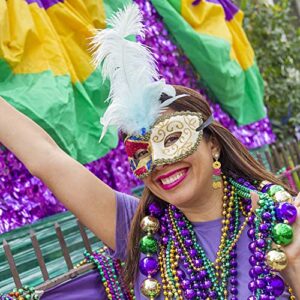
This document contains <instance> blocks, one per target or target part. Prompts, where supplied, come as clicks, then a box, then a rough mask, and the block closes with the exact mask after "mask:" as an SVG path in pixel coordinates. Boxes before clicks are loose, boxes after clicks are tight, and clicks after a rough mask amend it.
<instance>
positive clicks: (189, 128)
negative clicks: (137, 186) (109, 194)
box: [124, 112, 213, 179]
mask: <svg viewBox="0 0 300 300" xmlns="http://www.w3.org/2000/svg"><path fill="white" fill-rule="evenodd" d="M212 121H213V117H212V116H210V117H209V118H208V119H207V120H206V121H205V122H204V123H203V120H202V115H201V113H195V112H175V113H172V114H167V115H162V116H161V117H159V118H158V119H157V120H156V122H155V123H154V124H153V126H152V127H151V129H150V131H148V132H146V133H145V134H144V135H138V136H137V135H135V136H129V137H127V138H126V139H125V142H124V143H125V150H126V152H127V155H128V160H129V163H130V167H131V169H132V171H133V173H134V175H135V176H136V177H138V178H140V179H142V178H144V177H146V176H147V175H149V173H150V172H151V171H152V170H153V169H154V167H155V166H159V165H164V164H172V163H174V162H177V161H179V160H181V159H183V158H185V157H187V156H189V155H191V154H192V153H193V152H195V151H196V149H197V147H198V145H199V143H200V141H201V138H202V135H203V129H204V128H205V127H207V126H208V125H209V124H211V122H212Z"/></svg>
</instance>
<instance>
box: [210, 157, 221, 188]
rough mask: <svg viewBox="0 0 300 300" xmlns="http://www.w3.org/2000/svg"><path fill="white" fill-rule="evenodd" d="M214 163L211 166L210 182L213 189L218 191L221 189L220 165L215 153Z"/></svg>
mask: <svg viewBox="0 0 300 300" xmlns="http://www.w3.org/2000/svg"><path fill="white" fill-rule="evenodd" d="M213 158H214V162H213V164H212V166H213V169H214V170H213V176H212V181H213V184H212V186H213V188H214V189H215V190H217V189H220V188H221V187H222V177H221V173H222V172H221V163H220V162H219V154H218V153H216V154H215V155H214V156H213Z"/></svg>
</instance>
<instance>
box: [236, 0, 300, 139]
mask: <svg viewBox="0 0 300 300" xmlns="http://www.w3.org/2000/svg"><path fill="white" fill-rule="evenodd" d="M236 2H237V4H238V5H239V6H240V8H241V9H242V10H243V11H244V13H245V19H244V28H245V31H246V33H247V35H248V38H249V40H250V42H251V44H252V46H253V48H254V50H255V54H256V59H257V63H258V66H259V68H260V71H261V73H262V76H263V78H264V82H265V104H266V106H267V109H268V115H269V117H270V119H271V122H272V124H273V129H274V131H275V133H276V134H277V137H278V138H279V139H280V140H284V139H286V138H287V137H291V136H292V135H294V134H295V126H297V125H298V126H299V125H300V27H299V18H298V17H297V16H296V13H295V11H294V10H293V1H291V0H278V1H276V2H275V4H274V5H272V4H268V2H269V1H266V0H264V1H263V0H260V1H259V0H237V1H236Z"/></svg>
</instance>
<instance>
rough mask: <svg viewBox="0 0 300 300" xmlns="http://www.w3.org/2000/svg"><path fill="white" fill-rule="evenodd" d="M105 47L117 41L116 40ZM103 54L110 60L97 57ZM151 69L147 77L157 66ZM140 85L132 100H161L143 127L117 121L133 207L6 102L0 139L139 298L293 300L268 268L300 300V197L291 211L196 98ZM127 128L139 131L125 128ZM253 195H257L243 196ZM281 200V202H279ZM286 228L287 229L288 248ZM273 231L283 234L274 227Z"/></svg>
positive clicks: (0, 109)
mask: <svg viewBox="0 0 300 300" xmlns="http://www.w3.org/2000/svg"><path fill="white" fill-rule="evenodd" d="M114 20H115V19H114ZM114 22H115V21H114ZM129 23H130V22H129ZM122 26H124V24H123V23H122ZM125 27H126V26H125ZM122 28H123V27H122ZM124 31H126V30H124ZM130 33H132V32H129V33H128V32H127V33H126V34H127V35H128V34H130ZM113 36H114V37H115V32H114V33H113ZM102 37H103V36H102ZM102 37H101V38H102ZM101 38H100V40H101ZM108 40H109V42H110V43H111V44H113V43H112V39H111V37H110V38H109V39H108ZM102 42H103V40H101V43H102ZM125 43H127V42H125ZM128 43H129V42H128ZM130 43H131V42H130ZM115 45H117V46H118V47H119V45H120V43H119V42H117V43H115ZM128 45H129V47H133V48H135V46H133V45H132V44H128ZM102 47H103V48H104V49H106V48H105V47H104V46H103V44H102ZM106 50H107V49H106ZM109 51H110V50H109ZM129 52H130V51H129ZM141 53H142V52H141V51H139V55H141ZM102 54H103V53H102ZM102 54H101V55H102ZM106 54H107V53H106ZM142 54H143V53H142ZM101 55H100V56H101ZM147 55H148V54H147V53H146V54H145V57H147ZM133 56H134V57H135V58H136V57H138V56H137V55H136V53H135V54H134V55H133ZM103 57H106V58H107V55H102V58H100V60H101V59H103ZM115 61H116V59H115V58H114V57H112V61H111V62H110V61H107V65H106V66H105V65H103V69H104V70H106V71H107V73H109V74H110V76H109V77H110V78H111V79H112V78H114V80H116V72H118V74H117V75H118V76H121V75H122V72H120V70H123V69H122V68H121V67H119V66H115V65H114V66H113V67H112V71H111V72H110V70H108V67H110V66H111V65H112V64H113V63H114V62H115ZM121 61H122V63H123V61H124V60H123V59H121ZM150 65H151V63H150ZM130 68H132V70H136V71H137V70H141V69H142V70H143V68H136V67H135V68H133V67H132V66H130ZM149 69H151V66H150V67H149ZM136 73H139V72H136ZM149 73H150V74H151V76H152V75H153V69H152V70H151V72H150V71H149ZM141 74H142V77H144V75H143V74H144V73H141ZM134 75H135V74H134ZM122 76H123V75H122ZM138 76H140V74H138ZM133 77H134V76H133ZM154 77H157V76H154ZM135 79H136V78H135ZM120 82H121V84H123V80H121V81H120V80H119V81H118V82H115V81H112V82H111V83H112V90H113V93H112V95H113V96H114V97H115V98H118V97H119V98H122V97H123V98H124V96H122V95H123V94H124V93H125V94H126V91H125V90H126V89H125V88H124V86H121V84H120ZM137 82H138V83H139V84H140V85H141V86H143V83H141V82H140V81H136V82H135V88H134V89H133V90H132V89H131V90H130V96H131V97H132V98H134V96H135V95H133V94H132V93H133V92H134V91H135V90H138V91H139V95H138V97H137V98H141V95H143V96H144V98H147V97H148V96H149V95H150V96H151V97H152V98H153V97H154V96H153V95H156V96H157V95H158V100H159V103H160V104H158V103H156V104H158V110H157V111H158V112H159V114H158V115H156V117H155V118H153V116H152V111H151V114H150V110H151V109H152V107H153V106H155V105H156V104H155V105H154V104H153V103H152V102H151V107H150V108H149V109H150V110H149V109H143V110H144V111H145V115H144V118H145V117H148V116H149V115H151V116H150V117H151V121H149V123H148V124H147V125H148V127H143V126H141V124H144V123H139V122H131V123H130V124H131V125H130V126H128V122H129V120H128V119H124V120H125V121H124V120H123V123H124V126H123V128H126V130H123V131H124V132H125V134H124V142H125V147H126V151H127V154H128V157H129V161H130V165H131V168H132V170H133V172H134V174H135V175H136V176H137V177H139V178H141V179H142V180H143V181H144V183H145V191H144V194H143V196H142V199H141V200H140V201H137V199H135V198H133V197H130V196H127V195H124V194H121V193H116V192H115V191H114V190H112V189H111V188H110V187H108V186H107V185H105V184H104V183H103V182H101V181H100V180H99V179H98V178H96V177H95V176H94V175H93V174H91V173H90V172H89V171H88V170H86V169H85V168H84V167H83V166H82V165H80V164H79V163H78V162H76V161H74V160H73V159H72V158H70V157H69V156H68V155H66V154H65V153H64V152H63V151H62V150H61V149H60V148H59V147H58V146H57V145H56V144H55V142H54V141H53V140H52V139H51V137H50V136H49V135H47V134H46V133H45V131H43V130H42V129H41V128H40V127H39V126H37V125H36V124H35V123H33V122H32V121H31V120H30V119H28V118H27V117H26V116H24V115H22V114H21V113H19V112H17V111H16V110H15V109H14V108H12V107H11V106H10V105H9V104H7V103H6V102H5V101H4V100H3V99H0V116H1V117H0V142H1V143H3V144H4V145H5V146H6V147H7V148H9V149H10V150H11V151H12V152H14V153H15V154H16V155H17V157H18V158H19V159H20V160H21V161H22V162H23V163H24V164H25V165H26V166H27V168H28V169H29V171H30V172H31V173H32V174H33V175H35V176H37V177H39V178H40V179H42V180H43V181H44V182H45V184H46V185H47V186H48V187H49V188H50V189H51V190H52V191H53V193H54V194H55V195H56V197H57V198H58V199H59V200H60V201H61V202H62V203H64V205H65V206H66V207H67V208H68V209H69V210H70V211H72V212H73V213H74V214H75V215H76V216H77V217H78V218H79V219H80V220H81V222H82V223H84V224H85V225H86V226H87V227H89V228H90V229H91V230H92V231H93V232H94V233H95V234H96V235H97V236H98V237H99V238H100V239H101V240H102V241H103V242H104V243H105V244H106V245H107V246H108V247H109V248H110V249H111V250H112V253H111V255H112V256H113V257H117V258H121V259H125V261H126V267H125V276H126V278H125V279H126V282H127V284H129V283H130V282H133V284H134V293H135V296H136V299H147V298H148V299H229V298H230V299H288V297H290V299H295V298H293V297H294V296H291V295H289V294H290V292H289V291H291V290H289V291H288V290H287V289H286V290H285V291H284V283H283V281H282V280H281V277H279V276H278V275H277V272H275V271H274V269H276V270H280V272H281V273H280V275H281V276H282V277H283V278H284V280H285V282H286V284H288V285H289V286H290V287H291V288H292V289H293V293H294V295H295V296H296V297H300V288H299V284H298V285H297V283H298V281H299V275H300V239H299V232H300V229H299V228H300V222H299V217H298V218H297V220H295V219H296V216H297V214H296V212H297V210H298V212H299V206H300V199H297V200H296V201H295V203H294V204H295V205H296V206H297V207H298V208H297V209H296V208H295V207H294V206H293V205H291V204H288V203H286V202H287V201H289V200H290V195H289V194H287V193H286V192H284V191H283V189H282V187H279V186H278V185H277V184H280V183H279V182H278V180H277V179H276V178H275V177H274V176H273V175H272V174H270V173H268V172H267V171H266V170H264V169H263V168H262V167H261V166H260V165H259V164H258V163H257V162H256V161H255V160H254V159H253V158H252V157H251V156H250V155H249V153H248V152H247V150H246V149H245V148H244V147H243V146H242V145H241V144H240V143H239V142H238V141H237V140H236V138H234V137H233V136H232V135H231V133H230V132H228V131H227V130H226V129H225V128H223V127H222V126H221V125H220V124H218V123H217V122H215V121H213V120H212V118H211V111H210V109H209V106H208V104H207V103H206V102H205V100H203V98H202V97H201V95H199V94H198V93H197V92H195V91H193V90H190V89H187V88H184V87H180V86H176V87H170V86H168V85H165V84H164V82H162V81H153V82H151V80H150V81H149V80H148V79H147V80H145V82H147V84H145V85H144V86H145V90H141V87H140V86H136V83H137ZM149 82H150V83H149ZM149 85H150V86H151V87H152V88H153V89H151V91H152V93H150V90H149ZM128 86H130V84H128ZM128 95H129V94H127V96H128ZM124 99H125V98H124ZM128 99H129V97H127V98H126V99H125V100H126V101H128ZM138 100H139V99H138ZM134 105H138V104H134ZM119 106H121V107H122V105H119ZM111 107H113V106H112V105H111ZM111 107H110V109H108V111H109V113H108V115H106V117H104V120H102V122H103V124H104V125H105V126H107V124H108V123H109V122H108V121H107V120H111V119H112V118H110V117H111V115H110V114H111V113H112V112H113V113H115V111H116V108H115V107H113V108H114V109H113V108H111ZM166 107H168V109H167V110H164V112H163V114H161V108H164V109H166ZM142 108H144V107H142ZM128 110H129V111H130V109H128ZM121 112H122V114H124V110H121ZM139 113H140V110H139ZM109 116H110V117H109ZM135 116H136V115H135ZM144 118H141V121H142V122H143V121H145V120H144ZM116 119H118V118H116ZM131 121H132V120H131ZM133 121H136V119H134V118H133ZM139 121H140V120H139ZM134 123H136V128H137V129H141V130H140V133H139V134H133V132H136V131H134V130H133V131H131V129H132V128H131V127H132V126H133V124H134ZM12 124H13V126H12ZM104 131H105V130H104ZM266 180H267V182H266ZM252 190H255V191H257V193H258V195H259V197H258V195H257V194H255V193H252V194H250V191H252ZM261 191H262V192H261ZM250 197H251V198H252V200H251V199H250ZM282 200H284V203H285V204H284V205H283V204H276V205H275V204H274V203H275V202H274V201H282ZM257 202H258V204H256V203H257ZM257 205H258V206H257ZM256 206H257V207H258V209H257V210H255V208H256ZM275 206H276V207H277V208H276V210H275ZM281 206H283V207H281ZM254 210H255V213H256V215H255V214H254V213H253V212H254ZM286 223H293V225H292V226H293V228H294V236H295V240H294V241H293V243H291V240H292V238H291V226H289V225H288V224H286ZM140 224H141V229H140ZM278 224H279V225H278ZM276 226H277V227H276ZM275 227H276V228H279V229H278V231H280V228H283V229H284V230H283V231H284V232H283V233H282V232H281V233H280V232H279V233H278V232H277V231H276V230H275V231H276V232H275V231H274V228H275ZM286 232H288V234H287V235H286ZM271 235H272V237H273V240H274V241H275V242H276V243H277V244H282V245H287V246H282V247H281V249H284V251H283V250H278V249H276V248H274V250H272V245H271V243H272V240H271ZM272 251H273V252H272ZM274 255H275V258H274ZM278 257H279V258H278ZM286 258H287V260H288V265H287V267H286V268H284V267H285V265H286V261H285V259H286ZM271 268H272V270H271ZM112 299H114V298H112ZM115 299H119V298H117V297H116V298H115Z"/></svg>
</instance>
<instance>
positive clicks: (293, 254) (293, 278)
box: [281, 193, 300, 299]
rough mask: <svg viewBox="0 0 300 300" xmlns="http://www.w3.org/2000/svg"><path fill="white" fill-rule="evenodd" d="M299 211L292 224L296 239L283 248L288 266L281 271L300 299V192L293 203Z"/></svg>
mask: <svg viewBox="0 0 300 300" xmlns="http://www.w3.org/2000/svg"><path fill="white" fill-rule="evenodd" d="M293 204H294V205H295V206H296V208H297V211H298V216H297V220H296V222H295V223H294V224H293V225H292V226H293V229H294V240H293V242H292V243H291V244H289V245H288V246H286V247H284V248H283V250H284V252H285V254H286V256H287V258H288V265H287V268H286V269H285V270H284V271H282V272H281V275H282V277H283V278H284V279H285V280H286V282H287V283H288V284H290V286H291V287H292V288H293V292H294V293H295V295H296V298H297V299H300V286H299V278H300V193H299V194H298V195H297V197H296V199H295V202H294V203H293Z"/></svg>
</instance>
